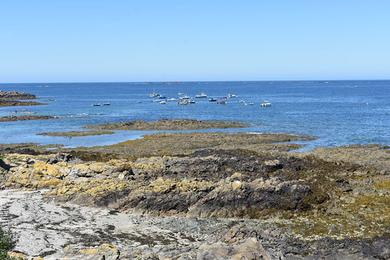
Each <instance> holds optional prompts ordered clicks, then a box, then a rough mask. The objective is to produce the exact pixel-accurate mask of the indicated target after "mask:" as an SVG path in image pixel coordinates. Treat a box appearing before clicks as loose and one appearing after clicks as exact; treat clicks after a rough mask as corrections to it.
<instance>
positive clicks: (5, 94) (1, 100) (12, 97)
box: [0, 91, 43, 107]
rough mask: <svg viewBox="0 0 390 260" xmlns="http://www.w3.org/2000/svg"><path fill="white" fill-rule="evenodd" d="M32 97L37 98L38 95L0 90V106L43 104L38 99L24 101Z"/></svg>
mask: <svg viewBox="0 0 390 260" xmlns="http://www.w3.org/2000/svg"><path fill="white" fill-rule="evenodd" d="M31 99H36V96H35V95H33V94H30V93H25V92H18V91H0V107H4V106H36V105H43V103H40V102H36V101H22V100H31Z"/></svg>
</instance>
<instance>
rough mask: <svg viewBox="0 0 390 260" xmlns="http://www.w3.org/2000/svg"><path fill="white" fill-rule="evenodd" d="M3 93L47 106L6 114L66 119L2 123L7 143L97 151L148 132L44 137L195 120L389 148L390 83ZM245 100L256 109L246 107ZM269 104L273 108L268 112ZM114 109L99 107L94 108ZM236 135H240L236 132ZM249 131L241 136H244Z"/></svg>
mask: <svg viewBox="0 0 390 260" xmlns="http://www.w3.org/2000/svg"><path fill="white" fill-rule="evenodd" d="M1 89H2V90H18V91H25V92H29V93H33V94H36V95H37V96H39V98H40V101H42V102H46V103H48V105H45V106H34V107H5V108H0V115H1V116H5V115H10V114H13V113H14V111H15V110H18V111H19V112H18V114H20V113H21V112H23V110H25V112H27V113H29V112H33V113H37V114H42V115H56V116H61V118H60V119H56V120H46V121H24V122H22V121H21V122H10V123H0V124H1V128H0V138H1V140H2V141H1V143H20V142H34V143H41V144H53V143H56V144H64V145H67V146H90V145H104V144H112V143H116V142H119V141H124V140H128V139H133V138H138V137H140V136H141V135H142V134H145V133H148V132H143V131H118V132H117V133H116V134H114V135H105V136H94V137H77V138H63V137H47V136H38V135H36V134H37V133H41V132H48V131H68V130H80V129H82V127H83V126H84V125H87V124H98V123H105V122H113V121H122V120H131V119H145V120H155V119H160V118H195V119H220V120H239V121H245V122H249V123H250V124H251V127H250V128H248V129H244V131H258V132H288V133H298V134H309V135H313V136H316V137H318V139H317V140H315V141H313V142H310V143H309V144H308V146H307V147H308V148H313V147H316V146H335V145H345V144H366V143H380V144H387V145H390V81H329V82H325V81H294V82H275V81H273V82H192V83H190V82H187V83H72V84H55V83H52V84H2V85H1ZM152 91H156V92H158V93H161V94H163V95H165V96H167V97H177V94H178V92H182V93H185V94H187V95H191V96H194V95H195V94H197V93H200V92H205V93H207V94H208V95H209V97H210V96H212V97H221V96H226V95H227V94H228V93H234V94H236V95H237V96H238V97H237V98H235V99H230V100H229V102H228V104H226V105H217V104H215V103H210V102H208V100H207V99H205V100H197V103H196V104H194V105H188V106H179V105H177V103H176V102H168V104H166V105H161V104H159V103H156V102H152V99H151V98H149V97H148V94H149V93H150V92H152ZM240 100H245V101H246V102H254V103H255V105H252V106H251V105H247V106H245V105H244V104H242V103H240V102H239V101H240ZM263 100H269V101H270V102H272V107H270V108H261V107H260V106H259V104H260V102H261V101H263ZM105 102H109V103H111V106H104V107H94V106H92V104H95V103H105ZM235 131H237V130H235ZM240 131H242V130H240Z"/></svg>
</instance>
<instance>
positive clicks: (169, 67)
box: [0, 0, 390, 82]
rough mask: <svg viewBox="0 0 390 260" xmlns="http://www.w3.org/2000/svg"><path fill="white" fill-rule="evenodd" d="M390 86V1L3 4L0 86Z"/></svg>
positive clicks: (39, 0)
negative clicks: (323, 82) (377, 82)
mask: <svg viewBox="0 0 390 260" xmlns="http://www.w3.org/2000/svg"><path fill="white" fill-rule="evenodd" d="M270 79H271V80H287V79H293V80H296V79H390V1H389V0H372V1H369V0H324V1H314V0H267V1H265V0H264V1H263V0H154V1H153V0H137V1H136V0H0V82H63V81H65V82H78V81H186V80H270Z"/></svg>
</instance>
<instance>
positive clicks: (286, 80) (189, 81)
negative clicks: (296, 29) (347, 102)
mask: <svg viewBox="0 0 390 260" xmlns="http://www.w3.org/2000/svg"><path fill="white" fill-rule="evenodd" d="M275 81H277V82H310V81H318V82H322V81H325V82H335V81H390V78H388V79H291V80H289V79H275V80H271V79H270V80H168V81H57V82H55V81H48V82H1V83H0V87H1V85H3V84H7V85H8V84H88V83H95V84H96V83H132V84H133V83H134V84H137V83H138V84H140V83H141V84H142V83H199V82H201V83H207V82H215V83H218V82H221V83H223V82H275Z"/></svg>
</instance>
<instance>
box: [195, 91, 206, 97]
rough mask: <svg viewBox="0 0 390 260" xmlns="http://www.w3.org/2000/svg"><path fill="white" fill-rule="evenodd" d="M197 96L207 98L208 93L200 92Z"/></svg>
mask: <svg viewBox="0 0 390 260" xmlns="http://www.w3.org/2000/svg"><path fill="white" fill-rule="evenodd" d="M195 98H207V94H206V93H204V92H202V93H200V94H197V95H195Z"/></svg>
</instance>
